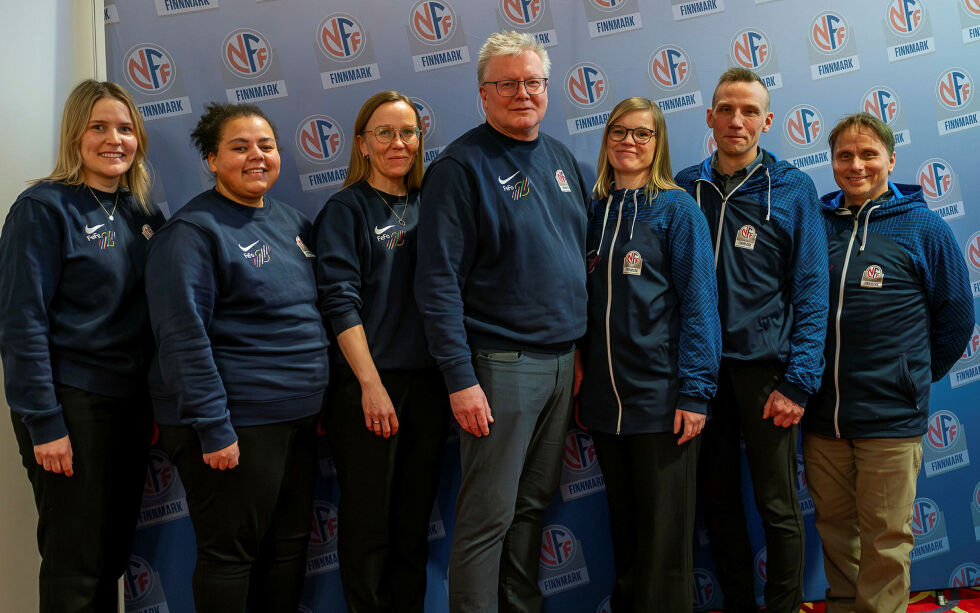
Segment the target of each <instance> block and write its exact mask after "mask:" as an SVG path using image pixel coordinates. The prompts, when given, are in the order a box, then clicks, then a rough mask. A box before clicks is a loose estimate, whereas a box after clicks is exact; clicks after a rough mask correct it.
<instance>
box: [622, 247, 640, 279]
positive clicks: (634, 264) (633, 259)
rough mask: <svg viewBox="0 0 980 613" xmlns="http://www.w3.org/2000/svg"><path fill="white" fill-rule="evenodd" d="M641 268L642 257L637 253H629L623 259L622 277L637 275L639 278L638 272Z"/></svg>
mask: <svg viewBox="0 0 980 613" xmlns="http://www.w3.org/2000/svg"><path fill="white" fill-rule="evenodd" d="M642 268H643V256H641V255H640V252H639V251H635V250H634V251H630V252H629V253H627V254H626V257H624V258H623V274H624V275H637V276H639V274H640V270H642Z"/></svg>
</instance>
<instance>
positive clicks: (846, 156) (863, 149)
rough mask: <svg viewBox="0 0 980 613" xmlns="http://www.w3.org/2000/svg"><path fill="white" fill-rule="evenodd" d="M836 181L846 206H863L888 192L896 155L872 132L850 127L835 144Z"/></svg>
mask: <svg viewBox="0 0 980 613" xmlns="http://www.w3.org/2000/svg"><path fill="white" fill-rule="evenodd" d="M833 155H834V180H835V181H837V185H839V186H840V188H841V190H842V191H843V192H844V203H845V204H846V205H848V206H851V205H854V206H860V205H862V204H864V202H865V201H867V200H869V199H871V200H874V199H875V198H877V197H878V196H880V195H882V194H884V193H885V192H886V191H888V173H890V172H891V171H892V169H893V168H895V152H894V151H893V152H892V153H891V155H889V154H888V149H887V148H886V147H885V145H884V143H882V142H881V140H880V139H879V138H878V137H877V135H875V133H874V132H872V131H871V130H866V129H862V128H857V127H855V128H850V129H847V130H845V131H844V132H841V134H840V135H839V136H838V137H837V140H836V141H835V142H834V154H833Z"/></svg>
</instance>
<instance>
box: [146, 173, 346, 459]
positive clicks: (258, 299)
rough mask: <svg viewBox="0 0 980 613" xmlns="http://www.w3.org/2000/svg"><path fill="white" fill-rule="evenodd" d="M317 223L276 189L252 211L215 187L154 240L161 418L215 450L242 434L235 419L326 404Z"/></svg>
mask: <svg viewBox="0 0 980 613" xmlns="http://www.w3.org/2000/svg"><path fill="white" fill-rule="evenodd" d="M310 230H311V224H310V222H309V221H308V220H307V219H306V218H305V217H303V215H302V214H301V213H299V212H298V211H296V210H295V209H293V208H291V207H289V206H287V205H285V204H283V203H281V202H278V201H276V200H274V199H272V198H269V197H268V196H266V198H265V206H263V207H261V208H253V207H247V206H244V205H241V204H238V203H236V202H233V201H231V200H229V199H227V198H225V197H224V196H222V195H221V194H219V193H218V192H217V191H215V190H213V189H212V190H209V191H206V192H204V193H203V194H200V195H199V196H197V197H195V198H194V199H193V200H191V201H190V202H188V203H187V204H186V205H184V207H182V208H181V209H180V210H179V211H177V212H176V213H174V215H173V217H171V219H170V220H169V221H168V222H167V224H166V225H165V226H164V227H163V228H162V229H161V230H160V232H158V233H157V236H156V237H154V240H153V243H152V245H151V248H150V250H149V254H148V256H147V267H146V278H147V283H146V293H147V296H148V298H149V305H150V320H151V322H152V324H153V333H154V334H155V335H156V339H157V356H156V358H157V360H156V361H157V364H156V365H157V366H158V367H159V370H158V373H159V378H158V377H157V376H155V375H156V374H157V370H156V369H155V370H154V372H153V373H151V380H150V383H151V393H152V395H153V408H154V412H155V415H156V419H157V421H158V422H159V423H161V424H164V425H170V426H177V425H185V426H192V427H193V428H194V429H195V430H196V431H197V434H198V436H199V437H200V440H201V448H202V449H203V450H204V452H206V453H208V452H213V451H217V450H219V449H223V448H225V447H227V446H228V445H230V444H232V443H234V442H235V441H236V440H237V436H236V434H235V431H234V426H255V425H262V424H269V423H277V422H284V421H290V420H294V419H300V418H302V417H307V416H309V415H313V414H315V413H317V412H318V411H319V410H320V404H321V401H322V399H323V393H324V389H325V388H326V385H327V374H328V373H327V339H326V333H325V332H324V329H323V323H322V321H321V318H320V314H319V312H318V311H317V308H316V280H315V271H314V264H315V256H314V255H313V253H312V252H311V251H310V250H309V249H308V248H307V245H309V244H310V238H311V237H310Z"/></svg>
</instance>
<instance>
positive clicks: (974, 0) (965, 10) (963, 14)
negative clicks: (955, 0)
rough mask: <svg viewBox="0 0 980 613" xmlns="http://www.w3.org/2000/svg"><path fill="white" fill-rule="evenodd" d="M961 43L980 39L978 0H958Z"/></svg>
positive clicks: (979, 8) (979, 6)
mask: <svg viewBox="0 0 980 613" xmlns="http://www.w3.org/2000/svg"><path fill="white" fill-rule="evenodd" d="M959 5H960V27H961V28H962V30H961V32H962V36H963V44H964V45H966V44H969V43H975V42H977V41H980V0H960V2H959Z"/></svg>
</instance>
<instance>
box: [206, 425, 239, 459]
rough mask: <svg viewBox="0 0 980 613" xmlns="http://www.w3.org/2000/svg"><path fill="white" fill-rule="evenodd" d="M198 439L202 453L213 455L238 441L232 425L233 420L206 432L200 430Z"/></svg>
mask: <svg viewBox="0 0 980 613" xmlns="http://www.w3.org/2000/svg"><path fill="white" fill-rule="evenodd" d="M197 438H198V439H200V441H201V451H203V452H204V453H213V452H215V451H220V450H222V449H224V448H225V447H227V446H228V445H231V444H232V443H234V442H235V441H237V440H238V435H237V434H235V428H233V427H232V425H231V420H228V419H226V420H225V421H223V422H221V423H220V424H218V425H216V426H212V427H210V428H208V429H206V430H198V431H197Z"/></svg>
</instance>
